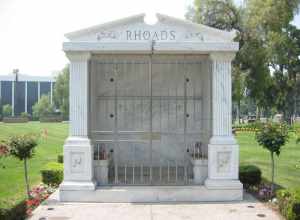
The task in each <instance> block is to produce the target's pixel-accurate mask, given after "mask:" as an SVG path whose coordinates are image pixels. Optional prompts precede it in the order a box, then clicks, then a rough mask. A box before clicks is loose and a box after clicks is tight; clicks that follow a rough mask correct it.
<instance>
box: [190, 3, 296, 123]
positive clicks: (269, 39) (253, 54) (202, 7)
mask: <svg viewBox="0 0 300 220" xmlns="http://www.w3.org/2000/svg"><path fill="white" fill-rule="evenodd" d="M299 3H300V0H282V1H278V0H266V1H261V0H247V1H245V3H244V5H243V6H237V5H235V4H234V2H233V1H232V0H194V5H193V7H190V8H189V9H188V11H187V14H186V17H187V18H188V19H191V20H192V21H194V22H199V23H203V24H205V25H208V26H211V27H215V28H219V29H224V30H228V31H230V30H233V29H234V30H236V31H237V37H236V39H235V40H236V41H238V42H239V45H240V50H239V52H238V53H237V55H236V58H235V60H234V61H233V67H234V70H237V71H238V72H242V73H244V74H245V75H246V78H245V86H246V90H247V95H248V96H250V97H251V98H252V99H253V100H254V101H255V103H256V105H257V111H256V112H257V117H258V118H259V117H260V115H261V111H262V109H271V108H273V107H274V106H275V107H278V105H276V103H277V101H276V99H277V96H275V95H274V94H270V91H273V92H274V91H275V90H274V84H275V83H276V81H275V79H274V78H272V73H271V71H270V70H271V68H270V67H272V66H273V65H274V63H275V64H276V65H278V63H280V62H279V61H280V60H276V59H274V58H276V57H278V56H280V57H281V58H284V57H285V58H286V60H290V61H291V62H293V61H292V60H294V61H295V60H296V59H290V58H291V56H287V54H285V55H283V56H282V55H280V53H281V54H284V53H282V52H285V51H286V53H287V51H291V49H292V51H294V52H295V49H293V48H297V47H295V43H293V44H292V43H289V44H286V43H284V44H283V41H282V40H280V39H283V38H284V37H283V36H284V35H286V34H284V32H286V30H288V26H289V23H290V22H291V21H292V19H293V17H294V15H295V13H297V11H298V7H299ZM274 15H276V16H274ZM274 17H276V18H274ZM289 33H290V36H292V35H291V32H289ZM295 35H296V33H295V31H294V37H293V39H294V40H293V41H296V38H297V37H295ZM276 39H277V41H276ZM298 39H299V37H298ZM276 42H278V43H276ZM275 43H276V44H275ZM274 45H278V47H279V48H280V45H282V47H285V46H286V47H285V49H284V50H281V51H282V52H280V53H279V51H280V50H276V48H277V47H274ZM297 53H298V52H296V53H294V54H297ZM296 57H297V58H299V53H298V54H297V56H295V58H296ZM298 60H299V59H298ZM274 61H275V62H274ZM293 64H295V62H293ZM276 65H275V66H276ZM299 72H300V71H299V68H298V73H299ZM238 79H239V78H238V77H234V78H233V88H234V87H235V84H238V83H239V82H238V81H237V80H238ZM236 87H239V85H237V86H236ZM290 88H291V87H284V91H283V90H282V91H281V92H282V93H283V94H289V97H290V99H291V97H295V95H293V94H291V92H290V91H287V90H291V89H290ZM292 88H293V89H295V87H294V86H292ZM233 95H236V94H235V93H234V92H233ZM235 98H236V97H235V96H233V99H235ZM283 100H288V99H283ZM295 102H296V101H294V103H295ZM286 106H287V105H286ZM289 106H290V105H289ZM293 106H295V104H294V105H293ZM294 112H295V111H294Z"/></svg>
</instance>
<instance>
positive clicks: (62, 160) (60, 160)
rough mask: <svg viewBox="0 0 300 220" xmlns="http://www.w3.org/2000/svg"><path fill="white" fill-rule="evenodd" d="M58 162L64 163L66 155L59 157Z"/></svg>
mask: <svg viewBox="0 0 300 220" xmlns="http://www.w3.org/2000/svg"><path fill="white" fill-rule="evenodd" d="M57 162H58V163H64V155H62V154H59V155H57Z"/></svg>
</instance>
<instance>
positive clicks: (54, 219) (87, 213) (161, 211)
mask: <svg viewBox="0 0 300 220" xmlns="http://www.w3.org/2000/svg"><path fill="white" fill-rule="evenodd" d="M56 198H57V192H56V193H55V194H53V195H52V196H51V197H50V199H49V201H48V202H47V203H48V204H45V205H41V206H39V207H38V208H37V209H36V210H35V211H34V214H33V216H32V218H30V219H31V220H68V219H70V220H94V219H100V220H182V219H187V220H223V219H224V220H227V219H228V220H244V219H247V220H255V219H261V220H279V219H281V218H280V216H279V215H278V214H277V213H276V212H274V211H272V210H271V209H269V208H267V207H266V206H265V205H264V204H262V203H260V202H258V201H256V200H255V199H254V198H253V197H252V196H250V195H245V199H244V201H242V202H231V203H228V202H227V203H172V204H171V203H169V204H166V203H164V204H148V203H146V204H145V203H144V204H141V203H131V204H130V203H128V204H127V203H60V202H58V201H57V199H56Z"/></svg>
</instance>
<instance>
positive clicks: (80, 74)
mask: <svg viewBox="0 0 300 220" xmlns="http://www.w3.org/2000/svg"><path fill="white" fill-rule="evenodd" d="M67 57H68V58H69V60H70V136H81V137H87V135H88V109H89V103H88V100H89V94H88V91H89V59H90V57H91V55H90V53H88V52H71V53H67Z"/></svg>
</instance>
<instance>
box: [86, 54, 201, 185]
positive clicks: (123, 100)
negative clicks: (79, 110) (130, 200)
mask: <svg viewBox="0 0 300 220" xmlns="http://www.w3.org/2000/svg"><path fill="white" fill-rule="evenodd" d="M91 83H92V91H91V93H92V97H94V98H95V100H93V101H92V102H91V103H92V104H91V109H92V111H93V112H92V115H93V116H92V121H91V124H92V135H93V139H94V140H95V150H94V159H95V160H106V159H107V160H108V161H109V169H108V181H107V183H108V184H123V185H124V184H125V185H132V184H134V185H140V184H147V185H165V184H167V185H170V184H176V185H183V184H188V183H189V182H190V181H191V179H192V169H191V163H190V154H189V151H192V150H193V148H194V147H195V145H197V144H199V143H201V140H200V137H201V124H202V123H201V117H202V103H201V95H202V91H201V89H202V88H201V86H200V85H201V59H199V58H197V57H194V56H159V55H156V56H112V57H109V56H103V57H101V58H99V59H95V60H94V61H92V76H91Z"/></svg>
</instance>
